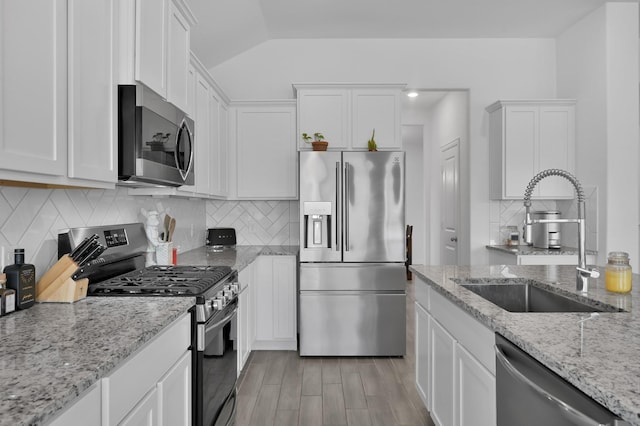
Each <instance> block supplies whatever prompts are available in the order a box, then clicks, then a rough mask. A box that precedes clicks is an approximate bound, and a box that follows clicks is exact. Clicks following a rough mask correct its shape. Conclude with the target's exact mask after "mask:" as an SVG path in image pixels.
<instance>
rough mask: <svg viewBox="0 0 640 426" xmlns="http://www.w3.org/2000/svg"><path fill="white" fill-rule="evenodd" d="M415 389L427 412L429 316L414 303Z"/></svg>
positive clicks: (428, 402)
mask: <svg viewBox="0 0 640 426" xmlns="http://www.w3.org/2000/svg"><path fill="white" fill-rule="evenodd" d="M415 306H416V358H417V359H416V387H417V388H418V395H420V398H421V399H422V402H423V403H424V405H425V406H426V407H427V410H431V400H430V399H429V398H428V395H431V392H430V388H431V385H430V383H429V354H430V352H431V351H430V350H429V348H430V345H429V322H430V321H431V316H430V315H429V313H428V312H427V311H426V310H425V309H424V308H423V307H422V306H421V305H420V304H419V303H416V304H415Z"/></svg>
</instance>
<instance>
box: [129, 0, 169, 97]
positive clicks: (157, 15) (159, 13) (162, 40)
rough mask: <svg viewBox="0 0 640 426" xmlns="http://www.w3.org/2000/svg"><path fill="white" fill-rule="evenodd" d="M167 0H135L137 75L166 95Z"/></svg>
mask: <svg viewBox="0 0 640 426" xmlns="http://www.w3.org/2000/svg"><path fill="white" fill-rule="evenodd" d="M167 13H168V0H136V25H135V27H136V36H135V38H136V48H135V79H136V80H138V81H140V82H142V83H144V84H145V85H146V86H148V87H149V88H150V89H152V90H153V91H155V92H156V93H158V94H159V95H160V96H162V97H163V98H166V96H167V25H168V21H169V20H168V19H167Z"/></svg>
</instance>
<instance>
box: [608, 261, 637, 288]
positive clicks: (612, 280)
mask: <svg viewBox="0 0 640 426" xmlns="http://www.w3.org/2000/svg"><path fill="white" fill-rule="evenodd" d="M631 279H632V276H631V266H630V265H629V253H625V252H623V251H612V252H609V256H608V257H607V267H606V269H605V285H606V288H607V290H608V291H612V292H614V293H629V292H630V291H631Z"/></svg>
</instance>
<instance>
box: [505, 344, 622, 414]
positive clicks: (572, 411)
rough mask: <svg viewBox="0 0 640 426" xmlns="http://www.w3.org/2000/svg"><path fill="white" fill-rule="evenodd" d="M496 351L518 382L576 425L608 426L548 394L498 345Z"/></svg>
mask: <svg viewBox="0 0 640 426" xmlns="http://www.w3.org/2000/svg"><path fill="white" fill-rule="evenodd" d="M494 349H495V352H496V359H497V360H498V361H499V362H500V364H502V365H503V366H504V368H505V369H506V370H507V372H508V373H509V374H511V375H512V376H513V377H514V378H516V379H517V380H519V381H521V382H523V383H525V384H526V385H527V386H529V387H531V388H532V389H533V390H534V391H536V392H537V393H539V394H540V396H542V397H543V398H544V399H546V400H548V401H550V402H552V403H554V404H555V405H557V406H558V408H560V409H561V410H563V411H564V412H565V413H566V414H567V416H568V417H570V418H571V420H572V421H574V422H576V424H579V425H581V426H607V425H604V424H602V423H598V422H597V421H596V420H594V419H592V418H591V417H589V416H587V415H586V414H584V413H582V412H581V411H578V410H576V409H575V408H574V407H572V406H571V405H569V404H567V403H566V402H564V401H562V400H561V399H558V398H557V397H555V396H554V395H552V394H550V393H549V392H547V391H546V390H545V389H543V388H541V387H540V386H538V384H536V383H534V382H533V381H532V380H531V379H529V378H528V377H527V376H525V375H524V374H522V373H521V372H520V370H518V369H517V368H516V367H515V366H514V365H513V364H511V362H509V360H508V359H507V357H506V355H505V354H504V352H502V349H500V347H499V346H498V345H495V346H494ZM615 425H616V426H623V425H628V423H627V422H624V421H616V423H615Z"/></svg>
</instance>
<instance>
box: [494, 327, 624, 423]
mask: <svg viewBox="0 0 640 426" xmlns="http://www.w3.org/2000/svg"><path fill="white" fill-rule="evenodd" d="M495 351H496V408H497V414H498V426H513V425H518V426H539V425H545V426H570V425H579V426H598V425H602V426H604V425H611V426H614V425H615V426H623V425H629V423H627V422H625V421H623V420H621V419H620V418H619V417H617V416H616V415H615V414H613V413H612V412H610V411H609V410H607V409H606V408H605V407H603V406H602V405H600V404H598V403H597V402H596V401H594V400H593V399H591V398H589V397H588V396H587V395H585V394H584V393H582V392H581V391H580V390H579V389H577V388H575V387H574V386H573V385H571V384H569V383H568V382H566V381H565V380H564V379H562V378H561V377H560V376H558V375H557V374H555V373H554V372H552V371H551V370H549V369H548V368H546V367H545V366H543V365H542V364H540V363H539V362H538V361H536V360H535V359H533V358H532V357H531V356H529V355H528V354H527V353H526V352H524V351H523V350H522V349H520V348H518V347H517V346H516V345H514V344H513V343H511V342H510V341H509V340H507V339H505V338H504V337H502V336H501V335H499V334H496V346H495Z"/></svg>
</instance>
